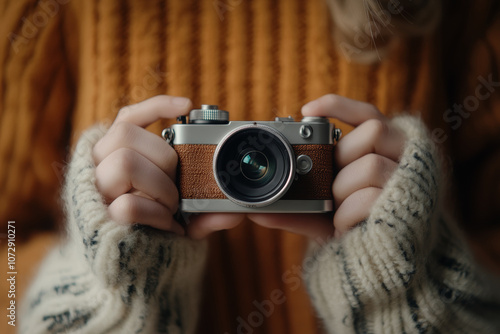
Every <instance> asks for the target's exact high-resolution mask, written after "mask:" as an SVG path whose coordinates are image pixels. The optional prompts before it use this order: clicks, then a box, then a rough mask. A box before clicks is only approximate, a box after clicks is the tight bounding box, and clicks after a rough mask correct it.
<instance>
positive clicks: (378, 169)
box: [365, 153, 386, 176]
mask: <svg viewBox="0 0 500 334" xmlns="http://www.w3.org/2000/svg"><path fill="white" fill-rule="evenodd" d="M365 159H366V161H367V162H366V163H367V168H368V174H369V175H370V176H378V175H381V174H383V173H384V171H385V169H386V160H385V159H384V157H382V156H381V155H379V154H376V153H369V154H367V155H366V156H365Z"/></svg>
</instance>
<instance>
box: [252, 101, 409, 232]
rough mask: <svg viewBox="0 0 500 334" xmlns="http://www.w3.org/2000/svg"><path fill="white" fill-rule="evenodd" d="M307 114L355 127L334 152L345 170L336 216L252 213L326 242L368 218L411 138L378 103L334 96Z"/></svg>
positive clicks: (335, 188) (337, 183) (265, 222)
mask: <svg viewBox="0 0 500 334" xmlns="http://www.w3.org/2000/svg"><path fill="white" fill-rule="evenodd" d="M302 114H303V115H304V116H325V117H332V118H336V119H338V120H340V121H342V122H344V123H347V124H349V125H352V126H355V129H354V130H352V131H351V132H350V133H349V134H347V135H346V136H345V137H344V138H342V139H341V140H340V141H339V143H338V144H337V146H336V147H335V150H334V152H335V153H334V156H335V164H336V167H337V169H338V170H339V172H338V174H337V176H336V177H335V180H334V182H333V185H332V192H333V198H334V206H335V209H336V211H335V214H334V217H333V222H332V219H331V217H330V216H329V215H327V214H292V213H290V214H263V213H258V214H257V213H255V214H249V215H248V217H249V218H250V219H251V220H253V221H254V222H255V223H257V224H259V225H262V226H265V227H268V228H277V229H282V230H286V231H290V232H293V233H298V234H302V235H305V236H308V237H310V238H313V239H318V238H319V239H322V240H326V239H328V238H330V237H332V236H333V235H335V236H337V237H338V236H340V235H342V234H343V233H345V232H347V231H348V230H350V229H351V228H353V227H354V226H356V225H357V224H358V223H360V222H362V221H363V220H365V219H366V218H367V217H368V216H369V213H370V210H371V208H372V206H373V204H374V202H375V201H376V200H377V198H378V197H379V195H380V193H381V192H382V189H383V188H384V185H385V183H386V182H387V180H388V179H389V178H390V177H391V175H392V174H393V172H394V170H395V169H396V168H397V167H398V163H399V158H400V155H401V153H402V150H403V146H404V143H405V140H406V137H405V135H404V133H402V132H401V131H400V130H399V129H396V128H395V127H393V126H392V125H391V123H390V122H389V119H388V118H386V117H385V116H384V115H382V113H380V111H379V110H378V109H377V108H376V107H375V106H373V105H371V104H368V103H365V102H360V101H355V100H351V99H348V98H345V97H341V96H338V95H334V94H328V95H324V96H322V97H320V98H319V99H317V100H314V101H311V102H309V103H307V104H306V105H304V106H303V107H302Z"/></svg>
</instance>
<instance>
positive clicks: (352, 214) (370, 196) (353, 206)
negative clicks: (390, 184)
mask: <svg viewBox="0 0 500 334" xmlns="http://www.w3.org/2000/svg"><path fill="white" fill-rule="evenodd" d="M381 192H382V189H380V188H375V187H370V188H363V189H360V190H358V191H356V192H354V193H353V194H351V196H349V197H347V198H346V199H345V201H344V202H342V205H340V207H339V208H338V209H337V211H336V212H335V215H334V216H333V224H334V226H335V235H336V236H338V235H342V234H343V233H345V232H347V231H348V230H350V229H351V228H353V227H354V226H356V225H357V224H358V223H360V222H362V221H364V220H365V219H366V218H368V216H369V215H370V210H371V208H372V206H373V203H375V201H376V200H377V198H378V197H379V196H380V193H381Z"/></svg>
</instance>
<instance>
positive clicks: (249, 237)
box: [0, 0, 500, 333]
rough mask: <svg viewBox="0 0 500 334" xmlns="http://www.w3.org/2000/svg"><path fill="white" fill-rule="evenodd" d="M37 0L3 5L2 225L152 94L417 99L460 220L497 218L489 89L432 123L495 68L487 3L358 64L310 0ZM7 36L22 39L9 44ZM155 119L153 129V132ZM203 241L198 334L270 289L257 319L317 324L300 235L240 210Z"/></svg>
mask: <svg viewBox="0 0 500 334" xmlns="http://www.w3.org/2000/svg"><path fill="white" fill-rule="evenodd" d="M41 2H43V1H40V2H36V1H34V0H9V1H4V2H2V3H1V4H0V15H1V17H0V22H2V24H1V25H0V36H3V38H2V40H1V41H0V64H1V65H0V103H1V104H0V226H3V227H2V230H3V231H5V227H4V226H5V224H6V222H7V220H8V219H16V220H17V224H18V226H23V227H22V228H19V229H18V231H19V234H20V235H21V234H28V233H29V232H30V231H33V230H35V229H37V228H40V227H42V226H48V225H50V224H51V223H53V221H54V220H57V218H58V217H59V216H60V213H59V210H58V202H57V198H58V194H57V193H58V189H59V187H60V184H61V181H62V168H63V167H64V165H65V161H66V158H65V155H66V149H67V148H68V147H69V145H70V143H75V142H76V140H77V139H78V138H79V136H80V135H81V133H82V131H83V130H84V129H86V128H88V127H89V126H91V125H93V124H94V123H96V122H97V121H103V122H111V121H112V120H113V119H114V117H115V115H116V112H117V110H118V109H119V108H120V107H121V106H123V105H126V104H128V103H133V102H137V101H140V100H143V99H145V98H148V97H151V96H154V95H157V94H171V95H184V96H188V97H190V98H192V99H193V101H194V103H195V105H199V104H201V103H213V104H219V105H220V106H221V108H224V109H226V110H229V111H230V112H231V118H232V119H235V120H242V119H266V120H268V119H272V118H273V117H274V116H276V115H278V116H288V115H292V116H295V117H298V116H299V110H300V107H301V105H302V104H303V103H305V102H307V101H309V100H311V99H314V98H317V97H319V96H321V95H323V94H326V93H337V94H341V95H345V96H348V97H350V98H354V99H359V100H362V101H368V102H371V103H374V104H375V105H377V106H378V107H379V108H380V109H381V110H382V112H384V113H387V114H395V113H399V112H401V111H402V110H409V111H421V112H422V115H423V118H424V119H425V120H426V122H427V123H428V124H429V125H430V126H431V128H434V127H442V128H443V129H445V130H447V131H449V135H450V137H449V138H448V140H447V141H445V143H444V144H445V145H446V146H451V149H452V150H451V151H452V152H453V154H454V157H456V161H455V162H456V163H457V166H458V168H457V169H456V171H457V172H458V173H460V174H461V175H462V176H466V178H465V177H464V178H463V179H462V180H461V183H460V184H458V185H457V187H458V191H456V193H457V194H463V197H464V198H463V199H462V204H463V205H462V208H465V209H466V210H465V211H466V212H468V215H469V216H468V217H466V218H468V221H474V227H475V228H477V227H480V226H485V227H488V228H491V227H492V226H497V225H493V222H495V219H498V217H499V216H500V212H499V211H498V208H499V207H500V206H499V205H498V199H499V198H500V196H499V193H498V189H500V188H499V186H498V184H499V182H500V179H499V178H498V173H497V171H498V170H499V169H500V155H499V154H498V145H497V144H495V143H498V142H499V141H500V137H499V136H500V135H499V134H500V131H499V130H498V129H499V128H500V126H499V124H500V116H499V115H500V112H499V110H500V108H499V105H500V99H499V97H498V91H496V93H495V94H494V95H493V96H492V97H491V98H490V99H488V100H486V101H482V102H481V104H480V106H479V108H478V110H477V111H475V112H474V113H473V114H472V115H471V116H470V117H469V118H468V119H464V120H463V126H461V127H460V128H459V129H458V130H453V131H452V130H450V129H449V127H450V124H444V122H443V120H442V117H443V113H444V111H445V110H446V109H447V108H449V107H452V105H453V103H462V102H463V101H464V98H465V97H467V96H468V95H471V94H472V95H473V94H474V89H475V87H476V85H477V84H478V81H477V77H478V76H479V75H482V76H484V77H487V76H488V74H490V73H497V72H495V68H497V67H496V66H497V64H498V63H500V61H499V55H500V45H499V41H500V39H499V38H498V35H499V30H500V26H499V23H498V19H497V20H496V21H494V22H496V23H491V22H493V21H492V15H493V14H494V13H496V11H495V10H493V8H494V7H495V3H497V1H495V0H481V1H473V2H472V1H471V2H470V3H467V2H460V3H457V2H454V1H450V2H449V4H447V7H446V9H445V11H447V15H445V18H444V20H445V21H444V22H443V24H442V25H441V27H440V28H439V30H438V33H437V34H436V35H435V36H434V37H427V38H413V39H407V40H399V41H396V43H395V45H394V46H393V49H392V50H391V52H389V53H388V58H387V59H384V61H383V62H381V63H378V64H374V65H369V66H367V65H357V64H355V63H350V62H349V61H348V60H346V59H345V58H344V57H343V55H342V54H341V53H338V51H337V49H336V45H335V43H334V42H333V41H332V40H331V30H332V29H333V27H332V26H331V20H330V17H329V12H328V10H327V9H326V4H325V3H324V2H323V1H321V0H311V1H309V0H308V1H301V0H271V1H268V0H253V1H241V2H239V1H218V2H213V1H195V0H186V1H177V0H169V1H153V0H148V1H132V0H123V1H118V0H114V1H113V0H105V1H97V0H88V1H84V0H71V1H69V2H67V4H61V5H60V6H59V9H58V10H57V12H56V14H54V15H52V16H50V18H49V19H48V20H47V23H46V24H41V25H40V27H37V26H35V28H37V29H32V30H30V25H29V23H26V22H31V23H33V20H34V16H35V15H36V14H37V13H40V12H41V13H43V9H42V7H41ZM60 2H61V3H62V2H63V1H60ZM214 3H216V4H221V3H222V4H226V5H227V6H225V7H224V6H220V7H219V9H220V10H222V11H224V10H225V11H224V12H223V13H222V15H221V16H219V14H220V13H218V12H217V10H216V9H215V7H214ZM490 13H493V14H491V15H490ZM38 15H40V14H38ZM22 18H25V19H26V20H22ZM464 22H468V23H467V24H464ZM10 33H13V34H15V35H16V36H20V37H23V36H25V37H23V38H24V39H22V38H18V39H16V42H15V43H11V41H10V40H9V38H6V37H8V36H11V35H10ZM496 80H498V79H496ZM164 125H165V124H156V125H154V126H152V127H151V130H152V131H154V132H155V133H158V134H159V133H160V131H161V129H162V128H163V126H164ZM341 127H342V129H343V131H344V133H346V132H348V130H349V127H346V126H343V125H341ZM471 171H472V172H471ZM450 172H451V171H450ZM471 199H472V200H471ZM472 218H474V219H472ZM485 222H488V223H489V224H486V223H485ZM471 225H472V223H471ZM479 240H480V246H481V247H482V248H486V251H484V253H482V257H481V258H482V259H484V260H487V262H490V264H492V265H495V264H496V265H497V266H498V260H497V258H495V256H494V255H491V254H499V253H500V249H499V246H498V245H499V244H498V234H495V233H492V232H491V231H490V230H488V231H487V233H484V237H481V239H479ZM210 243H211V251H210V254H209V255H210V258H209V265H210V267H212V268H215V269H213V270H210V271H209V272H208V276H207V278H206V280H205V281H206V283H207V286H210V289H206V291H205V299H206V305H207V306H209V307H205V310H206V312H205V313H204V314H202V317H204V319H205V321H204V322H203V326H204V327H203V328H205V329H206V331H205V332H206V333H208V332H214V333H224V332H225V331H228V332H230V333H233V332H235V331H236V327H237V324H238V323H237V318H238V316H241V317H243V318H246V317H248V315H249V314H250V313H252V312H253V311H255V310H256V308H255V306H254V304H253V303H252V302H253V301H254V300H257V301H261V300H264V299H269V296H270V295H271V292H272V291H273V290H275V289H280V290H282V291H283V292H284V293H285V296H286V298H287V301H286V303H284V304H282V305H279V307H276V309H275V311H274V313H273V315H272V316H271V317H269V318H266V319H265V321H264V323H263V325H262V326H260V327H259V328H258V332H268V333H314V332H315V331H316V318H315V316H314V315H313V312H312V310H311V307H310V302H309V298H308V296H307V295H306V294H305V291H304V289H303V285H302V284H301V285H300V288H299V289H297V290H292V289H291V287H294V286H295V285H293V284H291V283H290V282H289V281H287V280H284V279H283V278H282V275H283V274H284V273H286V272H288V271H289V270H294V268H295V266H298V265H300V262H301V259H302V257H303V253H304V250H305V248H306V245H307V240H305V239H304V238H302V237H299V236H296V235H292V234H289V233H283V232H279V231H270V230H266V229H263V228H260V227H257V226H255V225H253V224H250V223H246V224H242V225H241V226H240V227H238V228H236V229H234V230H231V231H228V232H220V233H217V234H216V235H214V236H213V237H211V239H210ZM488 248H489V249H488ZM495 252H496V253H495ZM270 255H272V256H270ZM23 261H24V263H26V262H28V261H30V257H29V256H26V257H25V258H24V259H23ZM33 266H35V264H33ZM0 298H5V296H4V294H2V295H1V296H0ZM0 300H2V301H3V299H0ZM2 305H3V304H2ZM2 325H3V323H2ZM256 331H257V330H256Z"/></svg>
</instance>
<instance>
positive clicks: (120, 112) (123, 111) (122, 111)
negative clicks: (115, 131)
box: [116, 105, 132, 120]
mask: <svg viewBox="0 0 500 334" xmlns="http://www.w3.org/2000/svg"><path fill="white" fill-rule="evenodd" d="M131 108H132V107H131V106H130V105H128V106H124V107H121V108H120V109H119V110H118V113H117V115H116V120H119V119H121V118H124V117H125V116H126V115H128V114H129V113H130V110H131Z"/></svg>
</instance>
